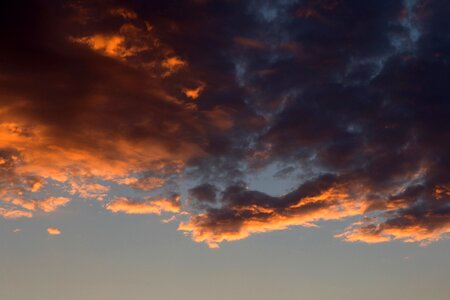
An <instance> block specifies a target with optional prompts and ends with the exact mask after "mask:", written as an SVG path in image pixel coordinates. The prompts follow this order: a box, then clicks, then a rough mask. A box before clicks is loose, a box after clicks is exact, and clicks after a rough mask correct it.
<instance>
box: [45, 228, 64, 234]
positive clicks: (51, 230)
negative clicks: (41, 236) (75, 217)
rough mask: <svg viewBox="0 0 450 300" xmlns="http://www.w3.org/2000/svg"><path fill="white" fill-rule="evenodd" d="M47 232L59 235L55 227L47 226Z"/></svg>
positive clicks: (59, 232)
mask: <svg viewBox="0 0 450 300" xmlns="http://www.w3.org/2000/svg"><path fill="white" fill-rule="evenodd" d="M47 232H48V234H49V235H60V234H61V231H60V230H59V229H58V228H55V227H49V228H47Z"/></svg>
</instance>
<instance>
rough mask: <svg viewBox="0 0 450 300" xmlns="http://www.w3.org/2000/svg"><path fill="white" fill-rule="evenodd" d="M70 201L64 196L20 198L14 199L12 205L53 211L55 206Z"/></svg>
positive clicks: (33, 209)
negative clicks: (38, 198) (37, 198)
mask: <svg viewBox="0 0 450 300" xmlns="http://www.w3.org/2000/svg"><path fill="white" fill-rule="evenodd" d="M69 202H70V199H68V198H65V197H50V198H47V199H43V200H22V199H14V200H13V201H12V203H13V204H14V205H17V206H20V207H23V208H25V209H28V210H31V211H35V210H37V209H39V210H42V211H43V212H46V213H49V212H53V211H55V210H56V209H57V208H59V207H61V206H65V205H66V204H67V203H69Z"/></svg>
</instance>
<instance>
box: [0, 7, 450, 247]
mask: <svg viewBox="0 0 450 300" xmlns="http://www.w3.org/2000/svg"><path fill="white" fill-rule="evenodd" d="M217 5H219V6H217ZM219 7H220V9H218V8H219ZM162 11H163V12H164V14H161V13H160V12H162ZM180 11H182V12H183V14H182V15H180ZM449 13H450V7H449V5H448V3H445V2H444V1H437V0H431V1H428V0H427V1H422V0H418V1H406V2H402V1H335V0H320V1H316V0H307V1H301V2H297V1H263V2H261V3H258V4H257V3H256V2H253V1H250V2H248V1H225V2H223V3H221V4H215V3H213V2H204V3H194V4H193V3H191V2H189V1H186V2H183V1H181V2H179V3H177V4H176V5H173V4H170V3H167V1H166V2H164V1H132V2H127V1H125V2H123V3H121V5H120V6H117V5H116V3H115V2H114V1H112V2H110V1H105V2H99V1H93V2H91V1H89V2H79V1H68V2H67V3H64V4H62V3H59V4H55V5H52V6H50V5H48V3H46V2H42V1H31V2H30V3H27V9H26V10H25V9H23V5H21V4H20V1H19V2H17V3H16V2H14V3H13V4H11V3H9V4H8V8H7V9H6V8H5V9H0V22H1V26H0V32H1V33H2V37H3V40H2V42H3V43H2V47H1V49H0V55H1V56H2V58H3V59H2V60H1V62H0V70H1V71H0V215H1V216H2V217H4V218H10V219H12V218H17V217H32V215H33V212H35V211H37V212H38V211H43V212H53V211H55V210H56V209H57V208H58V207H62V206H64V205H66V204H67V203H68V201H69V200H68V198H66V197H67V196H68V195H71V196H73V198H74V199H76V198H78V197H80V198H92V199H97V200H106V199H108V200H110V199H112V200H110V202H108V203H107V204H106V205H105V208H106V209H107V210H109V211H111V212H114V213H126V214H162V213H163V212H171V213H173V214H174V217H175V218H173V219H174V220H182V221H180V222H181V223H180V225H179V229H180V230H181V231H184V232H185V233H186V234H188V235H190V236H191V237H192V238H193V239H194V240H195V241H198V242H205V243H207V244H209V246H211V247H218V246H219V244H220V243H221V242H224V241H233V240H239V239H243V238H246V237H248V236H250V235H253V234H256V233H263V232H270V231H275V230H284V229H286V228H290V227H295V226H317V224H318V222H324V221H327V220H344V219H346V218H348V217H353V218H356V219H359V220H356V221H355V222H353V224H351V226H350V227H348V228H346V229H345V228H342V232H340V233H339V234H337V235H336V237H337V238H340V239H342V240H343V241H348V242H366V243H375V242H389V241H392V240H399V241H403V242H417V243H421V244H427V243H430V242H433V241H437V240H439V239H444V238H446V237H447V236H448V233H449V216H450V211H449V203H450V199H449V197H450V192H449V190H450V186H449V169H448V167H447V166H448V165H450V161H449V156H448V153H450V148H449V146H448V143H446V142H445V141H448V140H449V139H450V136H449V133H450V130H449V125H448V124H449V123H448V116H449V115H450V106H449V103H448V101H447V100H446V99H449V97H450V89H449V88H448V82H447V81H448V80H447V78H450V60H449V55H450V42H449V40H448V38H447V36H446V32H445V29H446V28H448V27H449V26H450V23H449V22H450V21H449V18H448V14H449ZM193 100H195V101H193ZM272 171H273V174H274V182H275V181H283V184H286V185H290V187H289V188H286V192H285V193H284V194H279V195H275V194H274V193H273V192H272V185H271V184H267V185H266V186H265V187H264V189H263V190H256V189H253V188H251V187H250V188H249V187H247V185H246V184H245V182H254V179H255V178H260V175H262V174H263V175H267V176H269V175H272V174H268V173H269V172H272ZM274 184H275V183H274ZM155 193H159V194H160V195H171V194H173V193H176V194H179V195H180V196H179V198H172V197H165V196H161V197H159V198H158V196H156V195H155ZM39 199H42V200H39ZM73 201H75V200H73ZM181 207H182V208H183V210H182V209H181ZM181 215H183V218H185V219H182V218H181ZM178 216H179V217H180V218H178ZM353 218H352V220H353ZM166 220H171V221H172V219H166Z"/></svg>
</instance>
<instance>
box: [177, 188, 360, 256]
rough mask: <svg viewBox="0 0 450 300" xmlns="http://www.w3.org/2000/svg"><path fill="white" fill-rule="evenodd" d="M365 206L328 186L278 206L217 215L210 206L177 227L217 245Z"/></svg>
mask: <svg viewBox="0 0 450 300" xmlns="http://www.w3.org/2000/svg"><path fill="white" fill-rule="evenodd" d="M366 208H367V204H366V203H365V202H364V201H363V200H361V199H354V198H352V197H351V196H350V194H348V193H347V192H346V191H345V190H344V189H340V188H335V187H332V188H329V189H326V190H324V191H323V192H321V193H319V194H317V195H314V196H310V197H304V198H301V199H299V200H298V201H296V202H294V203H293V204H292V205H289V206H287V207H286V208H283V209H282V210H280V209H276V208H269V207H265V206H262V205H258V204H253V205H247V206H236V207H230V208H229V209H223V210H222V213H221V214H220V215H215V211H214V210H212V211H211V212H209V213H208V212H207V213H202V214H199V215H195V216H192V217H191V218H190V220H189V221H188V222H182V223H181V224H180V226H179V228H178V230H181V231H184V232H187V233H189V234H191V236H192V239H193V240H194V241H196V242H205V243H207V244H208V246H209V247H211V248H217V247H218V246H219V243H221V242H223V241H235V240H241V239H244V238H247V237H248V236H250V235H252V234H255V233H263V232H270V231H277V230H284V229H287V228H289V227H292V226H304V227H312V226H316V225H315V224H314V222H317V221H323V220H338V219H343V218H346V217H350V216H356V215H360V214H362V213H363V212H364V211H365V209H366ZM244 216H245V217H244Z"/></svg>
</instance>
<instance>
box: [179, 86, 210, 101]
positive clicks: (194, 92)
mask: <svg viewBox="0 0 450 300" xmlns="http://www.w3.org/2000/svg"><path fill="white" fill-rule="evenodd" d="M204 89H205V86H204V85H200V86H198V87H197V88H193V89H184V90H183V93H184V95H186V97H188V98H191V99H193V100H195V99H197V98H198V97H199V96H200V94H201V93H202V92H203V90H204Z"/></svg>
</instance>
